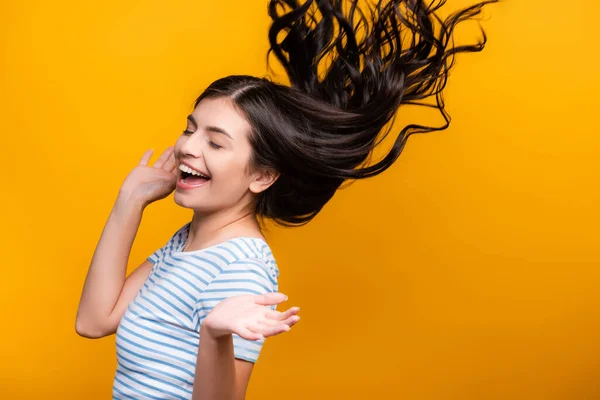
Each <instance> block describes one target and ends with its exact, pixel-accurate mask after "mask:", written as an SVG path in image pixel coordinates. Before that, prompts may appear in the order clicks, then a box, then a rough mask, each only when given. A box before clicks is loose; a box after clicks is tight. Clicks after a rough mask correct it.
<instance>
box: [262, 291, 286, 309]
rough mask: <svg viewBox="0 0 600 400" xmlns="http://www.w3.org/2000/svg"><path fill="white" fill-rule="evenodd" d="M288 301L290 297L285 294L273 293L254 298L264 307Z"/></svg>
mask: <svg viewBox="0 0 600 400" xmlns="http://www.w3.org/2000/svg"><path fill="white" fill-rule="evenodd" d="M287 299H288V297H287V296H286V295H285V294H283V293H279V292H272V293H265V294H258V295H256V296H255V297H254V302H255V303H256V304H260V305H263V306H272V305H275V304H279V303H283V302H284V301H286V300H287Z"/></svg>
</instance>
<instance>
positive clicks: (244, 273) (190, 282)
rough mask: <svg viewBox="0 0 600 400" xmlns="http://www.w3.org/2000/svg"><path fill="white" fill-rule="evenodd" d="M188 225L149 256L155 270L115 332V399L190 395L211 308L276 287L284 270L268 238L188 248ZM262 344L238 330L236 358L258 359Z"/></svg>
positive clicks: (251, 360)
mask: <svg viewBox="0 0 600 400" xmlns="http://www.w3.org/2000/svg"><path fill="white" fill-rule="evenodd" d="M189 229H190V223H187V224H186V225H184V226H183V227H182V228H181V229H179V230H178V231H177V232H176V233H175V234H174V235H173V237H172V238H171V239H170V240H169V242H168V243H167V244H166V245H165V246H163V247H162V248H160V249H159V250H157V251H156V252H154V253H153V254H152V255H151V256H150V257H148V260H150V261H151V262H152V263H153V264H154V265H153V267H152V271H151V272H150V275H149V277H148V279H147V280H146V282H145V283H144V285H143V287H142V288H141V289H140V290H139V292H138V294H137V296H136V298H135V299H134V300H133V301H132V302H131V303H130V304H129V306H128V308H127V310H126V311H125V314H124V315H123V317H122V319H121V321H120V323H119V326H118V328H117V332H116V346H117V371H116V373H115V377H114V383H113V399H138V400H139V399H161V400H164V399H191V398H192V388H193V383H194V372H195V368H196V358H197V355H198V345H199V332H200V325H201V324H202V321H203V319H204V318H205V317H206V315H207V313H208V312H209V311H210V310H211V309H212V308H213V307H214V306H215V305H217V304H218V303H219V302H220V301H221V300H223V299H225V298H227V297H230V296H234V295H242V294H263V293H268V292H276V291H278V284H277V279H278V276H279V269H278V268H277V264H276V262H275V259H274V258H273V253H272V252H271V250H270V248H269V246H268V245H267V243H266V242H265V241H264V240H262V239H258V238H250V237H237V238H234V239H230V240H228V241H225V242H223V243H220V244H217V245H215V246H211V247H208V248H205V249H202V250H197V251H186V252H183V251H182V250H183V248H184V245H185V242H186V240H187V237H188V232H189ZM271 308H272V309H275V308H276V306H272V307H271ZM263 344H264V340H260V341H251V340H246V339H243V338H241V337H239V336H237V335H233V345H234V355H235V357H236V358H240V359H243V360H247V361H250V362H256V360H257V359H258V355H259V353H260V350H261V348H262V346H263Z"/></svg>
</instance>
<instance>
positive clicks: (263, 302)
mask: <svg viewBox="0 0 600 400" xmlns="http://www.w3.org/2000/svg"><path fill="white" fill-rule="evenodd" d="M285 300H287V296H285V295H284V294H283V293H279V292H274V293H266V294H260V295H238V296H231V297H229V298H227V299H225V300H223V301H221V302H220V303H218V304H217V305H216V306H215V307H214V308H213V309H212V310H211V312H209V313H208V315H207V316H206V318H205V319H204V322H203V323H202V327H203V329H204V330H205V332H206V333H208V334H209V335H210V336H212V337H214V338H219V337H221V336H225V335H230V334H233V333H235V334H236V335H238V336H240V337H242V338H244V339H247V340H262V339H264V338H266V337H268V336H275V335H278V334H280V333H283V332H287V331H289V330H290V329H291V327H292V326H294V325H295V324H296V323H297V322H298V321H299V320H300V317H299V316H298V315H296V314H297V313H298V311H300V308H298V307H291V308H289V309H287V310H286V311H284V312H279V311H275V310H272V309H271V308H270V307H268V306H272V305H275V304H279V303H282V302H284V301H285Z"/></svg>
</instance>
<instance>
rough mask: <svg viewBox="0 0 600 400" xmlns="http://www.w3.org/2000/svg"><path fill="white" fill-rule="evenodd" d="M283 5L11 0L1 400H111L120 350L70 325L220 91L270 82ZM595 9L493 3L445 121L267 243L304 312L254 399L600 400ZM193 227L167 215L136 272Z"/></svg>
mask: <svg viewBox="0 0 600 400" xmlns="http://www.w3.org/2000/svg"><path fill="white" fill-rule="evenodd" d="M468 3H470V1H453V2H449V3H448V9H453V8H456V7H458V6H461V5H465V4H468ZM265 4H266V0H252V1H244V2H242V1H229V2H227V1H217V2H213V1H188V0H175V1H169V2H165V1H157V0H153V1H116V0H110V1H103V2H87V1H83V2H82V1H73V0H65V1H60V2H54V1H41V0H30V1H20V0H12V1H11V0H5V1H2V2H0V51H1V53H0V57H1V58H0V96H1V98H0V132H1V134H2V146H0V151H1V152H2V153H1V161H2V186H1V187H2V241H1V243H2V255H3V256H2V266H3V274H2V275H3V276H2V279H1V281H0V282H1V283H0V302H1V303H2V318H1V322H0V324H1V331H2V337H1V340H0V357H1V360H2V362H1V370H0V397H2V398H5V399H86V400H93V399H107V398H110V393H111V385H112V378H113V375H114V370H115V367H116V358H115V344H114V336H112V337H108V338H104V339H101V340H88V339H84V338H81V337H78V336H77V335H76V333H75V328H74V325H75V313H76V309H77V304H78V302H79V296H80V293H81V288H82V285H83V282H84V278H85V274H86V271H87V268H88V265H89V261H90V258H91V256H92V253H93V251H94V248H95V245H96V243H97V240H98V238H99V235H100V233H101V230H102V228H103V225H104V222H105V220H106V218H107V216H108V213H109V211H110V209H111V207H112V204H113V201H114V199H115V196H116V194H117V191H118V188H119V186H120V184H121V182H122V179H123V178H124V177H125V175H126V174H127V173H128V171H129V170H130V169H131V168H132V167H133V166H135V165H136V164H137V162H138V160H139V158H140V157H141V155H142V154H143V152H144V151H145V150H146V149H147V148H150V147H153V148H155V149H157V151H162V149H164V148H165V147H166V146H168V145H172V144H174V142H175V140H176V138H177V137H178V135H179V133H180V131H181V130H183V129H184V127H185V116H186V115H187V113H188V112H189V111H190V110H191V108H190V107H191V104H192V102H193V100H194V99H195V97H196V96H197V95H198V94H200V93H201V91H202V90H203V88H205V87H206V86H207V85H208V84H209V83H210V82H211V81H213V80H214V79H216V78H218V77H221V76H225V75H228V74H233V73H247V74H254V75H259V76H262V75H263V74H264V73H265V72H266V67H265V51H266V49H267V40H266V37H267V36H266V32H267V27H268V23H269V21H268V19H267V14H266V8H265ZM599 11H600V6H598V3H596V2H592V1H589V0H572V1H569V2H567V3H565V2H563V1H542V0H528V1H522V0H513V1H505V2H503V3H500V4H497V5H493V6H492V7H488V8H487V10H486V12H485V16H486V20H485V21H484V22H483V24H484V27H485V29H486V31H487V33H488V35H489V43H488V46H487V47H486V49H485V50H484V52H483V53H479V54H467V55H463V56H460V57H459V58H458V59H457V65H456V68H455V69H454V70H453V72H452V75H451V79H450V83H449V86H448V90H447V92H446V96H445V98H446V102H447V105H448V111H449V112H450V113H451V115H452V118H453V120H452V124H451V128H450V129H448V130H447V131H444V132H441V133H433V134H428V135H420V136H412V137H411V138H410V139H409V142H408V145H407V147H406V149H405V151H404V153H403V154H402V156H401V158H400V160H399V161H398V163H397V164H396V165H394V167H393V168H392V169H391V170H389V171H388V172H387V173H386V174H384V175H381V176H379V177H376V178H373V179H370V180H366V181H361V182H357V183H355V184H353V185H351V186H350V187H349V188H347V189H344V190H342V191H340V192H339V193H338V194H337V195H336V197H334V199H333V200H332V201H331V203H330V204H328V205H327V206H326V207H325V209H324V211H323V212H322V214H320V215H319V216H318V217H317V218H316V220H314V221H313V222H312V223H311V224H309V225H308V226H306V227H303V228H300V229H290V230H285V229H279V228H272V229H270V231H269V232H268V233H267V235H268V238H269V241H270V243H271V246H272V247H273V249H274V251H275V255H276V257H277V259H278V262H279V266H280V268H281V271H282V274H281V280H280V288H281V290H282V291H283V292H285V293H286V294H288V295H289V296H290V302H289V303H290V304H294V305H299V306H300V307H301V308H302V311H301V314H302V315H303V319H302V321H301V322H300V323H299V324H298V325H297V326H296V327H295V328H294V329H293V331H292V332H290V333H288V334H285V335H282V336H278V337H275V338H272V339H270V340H269V341H267V344H266V346H265V348H264V350H263V353H262V355H261V358H260V360H259V363H258V364H257V366H256V368H255V372H254V375H253V377H252V380H251V384H250V388H249V395H248V399H264V400H266V399H411V400H421V399H423V400H425V399H441V400H447V399H460V400H467V399H486V400H487V399H597V398H600V389H599V387H600V367H599V366H598V362H599V360H600V336H599V333H600V332H599V331H600V329H599V324H600V308H599V306H600V293H599V291H598V287H599V283H600V269H599V267H600V251H599V248H598V247H599V244H598V241H599V240H598V226H599V223H600V212H599V211H598V203H599V200H600V189H599V188H598V182H597V180H598V172H599V170H600V168H599V167H600V165H599V163H598V161H597V159H596V157H598V154H599V152H598V150H600V137H599V135H598V122H597V118H598V104H597V103H598V102H597V93H598V90H599V89H600V85H599V78H598V58H597V54H596V53H597V52H596V51H595V48H597V39H596V38H595V35H596V33H597V29H596V27H597V24H598V22H597V16H598V13H599ZM490 17H491V18H490ZM473 26H474V25H473ZM473 26H471V27H473ZM463 32H464V33H463V36H464V38H466V40H465V41H467V40H468V39H469V38H473V37H474V36H473V35H474V34H475V33H476V30H475V29H471V28H469V29H467V27H466V26H465V30H464V31H463ZM466 32H469V33H468V34H467V33H466ZM403 117H406V118H407V120H408V119H410V118H409V117H410V115H409V116H407V115H403ZM426 118H428V121H429V122H431V123H438V122H441V120H440V118H439V117H438V116H433V115H431V116H427V117H426ZM190 216H191V214H190V212H189V211H188V210H183V209H179V208H178V207H177V206H176V205H175V204H174V203H173V201H172V197H169V198H168V199H167V200H165V201H163V202H160V203H158V204H155V205H153V206H151V207H150V208H149V209H148V210H147V212H146V214H145V217H144V221H143V223H142V226H141V228H140V232H139V235H138V239H137V241H136V244H135V247H134V250H133V252H132V256H131V266H130V268H133V267H134V266H137V265H138V264H139V263H140V262H141V261H142V260H143V259H144V258H145V257H146V256H147V255H148V254H149V253H150V252H152V251H153V250H154V249H156V248H157V247H158V246H161V245H162V244H163V243H164V242H165V241H166V240H167V239H168V238H169V237H170V235H171V234H172V233H173V232H174V230H176V229H177V228H179V227H180V226H181V225H183V224H184V223H185V222H186V221H187V220H188V219H189V218H190ZM130 270H131V269H130Z"/></svg>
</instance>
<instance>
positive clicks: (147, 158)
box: [140, 149, 154, 165]
mask: <svg viewBox="0 0 600 400" xmlns="http://www.w3.org/2000/svg"><path fill="white" fill-rule="evenodd" d="M153 152H154V150H153V149H150V150H146V152H145V153H144V155H143V156H142V159H141V160H140V165H148V161H150V157H152V153H153Z"/></svg>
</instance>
